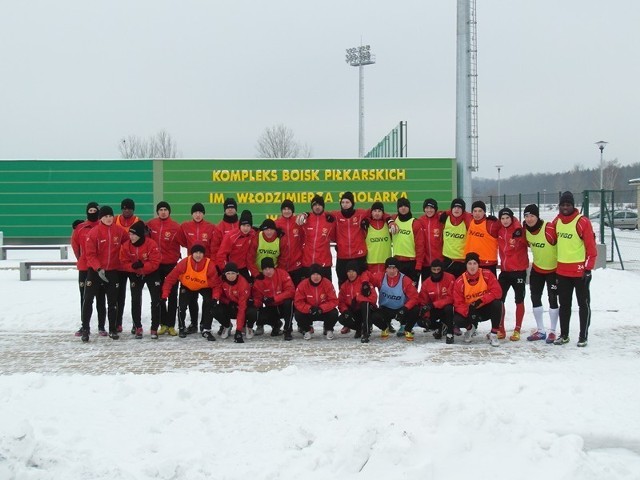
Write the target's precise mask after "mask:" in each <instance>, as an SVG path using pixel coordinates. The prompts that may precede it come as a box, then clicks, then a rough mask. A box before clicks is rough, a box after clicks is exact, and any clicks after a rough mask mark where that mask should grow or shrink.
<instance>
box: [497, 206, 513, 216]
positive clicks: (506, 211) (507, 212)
mask: <svg viewBox="0 0 640 480" xmlns="http://www.w3.org/2000/svg"><path fill="white" fill-rule="evenodd" d="M503 215H509V216H510V217H513V210H511V209H510V208H508V207H504V208H501V209H500V211H499V212H498V218H502V216H503Z"/></svg>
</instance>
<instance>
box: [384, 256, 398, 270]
mask: <svg viewBox="0 0 640 480" xmlns="http://www.w3.org/2000/svg"><path fill="white" fill-rule="evenodd" d="M397 266H398V259H397V258H396V257H389V258H387V259H386V260H385V261H384V268H388V267H397Z"/></svg>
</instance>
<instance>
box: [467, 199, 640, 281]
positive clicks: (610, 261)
mask: <svg viewBox="0 0 640 480" xmlns="http://www.w3.org/2000/svg"><path fill="white" fill-rule="evenodd" d="M561 194H562V192H548V191H542V192H536V193H519V194H517V195H500V196H499V197H498V196H496V195H488V196H485V197H482V196H481V197H479V198H476V197H474V200H482V201H484V202H485V203H486V204H487V214H492V215H496V216H497V214H498V212H499V211H500V209H501V208H503V207H508V208H510V209H511V210H513V213H514V215H515V216H516V217H517V218H518V219H519V220H520V221H522V217H523V212H524V208H525V207H526V206H527V205H529V204H531V203H535V204H536V205H538V206H539V208H540V217H541V218H543V219H545V220H552V219H553V218H555V216H556V215H557V213H558V203H559V200H560V195H561ZM574 197H575V202H576V208H577V209H578V210H580V212H581V213H582V214H584V215H587V216H591V217H592V224H593V230H594V232H595V234H596V239H597V241H598V243H601V244H605V245H606V252H607V267H608V268H619V269H625V270H634V271H640V231H638V230H637V229H635V230H628V229H624V230H623V229H620V228H615V226H614V220H613V219H614V217H615V215H616V213H617V212H620V211H623V210H632V211H635V212H636V213H637V210H638V205H637V191H636V190H635V189H629V190H615V191H614V190H602V191H601V190H585V191H584V192H574ZM598 215H599V216H601V217H602V218H603V219H604V221H600V219H599V218H595V219H594V218H593V217H594V216H598Z"/></svg>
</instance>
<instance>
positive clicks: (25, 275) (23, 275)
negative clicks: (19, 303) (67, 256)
mask: <svg viewBox="0 0 640 480" xmlns="http://www.w3.org/2000/svg"><path fill="white" fill-rule="evenodd" d="M75 266H76V262H75V261H73V260H67V261H62V260H60V261H57V260H53V261H51V260H36V261H33V262H20V281H21V282H26V281H29V280H31V267H75Z"/></svg>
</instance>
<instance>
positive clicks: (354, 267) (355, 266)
mask: <svg viewBox="0 0 640 480" xmlns="http://www.w3.org/2000/svg"><path fill="white" fill-rule="evenodd" d="M349 270H353V271H354V272H356V273H358V274H359V273H360V268H358V262H356V261H355V260H349V261H348V262H347V265H346V267H345V268H344V271H345V272H348V271H349Z"/></svg>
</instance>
